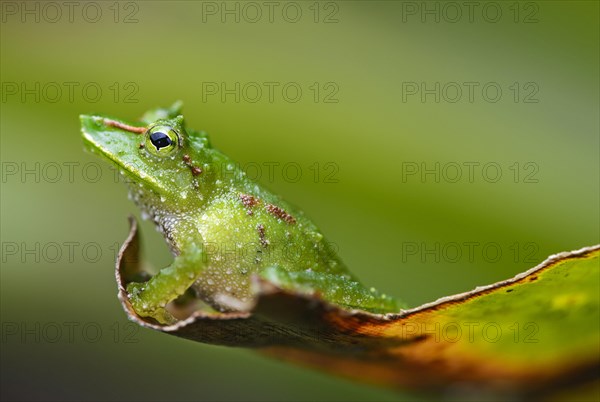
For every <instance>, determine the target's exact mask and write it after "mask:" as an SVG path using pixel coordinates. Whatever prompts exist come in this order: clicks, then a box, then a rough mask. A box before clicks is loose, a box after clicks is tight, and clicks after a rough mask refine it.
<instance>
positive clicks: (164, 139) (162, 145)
mask: <svg viewBox="0 0 600 402" xmlns="http://www.w3.org/2000/svg"><path fill="white" fill-rule="evenodd" d="M178 142H179V136H178V135H177V132H175V130H173V128H171V127H169V126H154V127H152V128H151V129H150V130H148V131H147V132H146V146H145V147H144V148H146V149H147V150H148V152H150V153H151V154H152V155H158V156H167V155H170V154H171V153H173V151H174V150H175V149H177V145H178Z"/></svg>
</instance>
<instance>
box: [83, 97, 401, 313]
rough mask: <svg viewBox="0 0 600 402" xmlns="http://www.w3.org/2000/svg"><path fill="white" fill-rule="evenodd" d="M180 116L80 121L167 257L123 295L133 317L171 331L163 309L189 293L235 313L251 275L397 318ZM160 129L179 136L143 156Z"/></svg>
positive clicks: (166, 112)
mask: <svg viewBox="0 0 600 402" xmlns="http://www.w3.org/2000/svg"><path fill="white" fill-rule="evenodd" d="M179 109H180V104H175V105H173V106H172V107H171V108H169V109H155V110H152V111H150V112H148V113H146V114H145V115H144V117H143V118H142V124H143V125H141V124H138V125H137V126H136V127H139V129H138V130H134V129H133V128H131V127H127V126H131V124H129V123H126V122H125V121H122V120H119V119H113V118H109V117H106V116H91V115H82V116H81V127H82V133H83V138H84V142H85V143H86V144H87V146H88V149H90V150H91V151H92V152H94V153H98V154H100V155H101V156H102V157H103V158H105V159H108V160H109V161H112V162H113V163H115V164H116V165H117V166H118V167H119V168H120V170H121V172H122V173H123V174H124V175H125V176H126V182H128V183H129V187H130V197H131V198H132V199H133V201H134V202H136V204H138V206H139V207H140V208H141V210H142V214H143V216H144V217H149V218H150V219H152V220H153V221H154V222H155V224H156V225H157V228H158V229H159V230H160V231H162V233H163V234H164V236H165V239H166V240H167V242H168V243H169V245H170V247H171V250H172V252H173V254H174V255H175V260H174V261H173V263H172V264H171V265H170V266H169V267H166V268H164V269H162V270H161V271H160V272H159V273H158V274H157V275H156V276H154V277H153V278H151V279H150V281H148V282H145V283H134V284H131V285H130V286H129V287H128V289H127V291H128V293H129V297H130V301H131V303H132V306H133V307H134V309H135V311H136V312H137V313H138V314H139V315H141V316H145V317H152V318H154V319H156V320H157V321H159V322H161V323H172V322H173V321H174V318H173V317H172V316H171V315H170V314H169V313H168V312H167V311H166V310H165V305H166V304H167V303H168V302H170V301H172V300H174V299H175V298H177V297H178V296H180V295H182V294H183V293H185V292H186V290H187V289H188V288H190V287H192V288H193V289H194V290H195V291H196V294H197V295H198V297H199V298H201V299H202V300H203V301H205V302H206V303H208V304H209V305H211V306H212V307H214V308H215V309H217V310H219V311H232V310H237V309H238V308H240V306H242V305H243V303H244V302H247V301H248V300H250V299H251V298H252V297H253V289H252V286H251V280H250V279H251V276H252V275H253V274H259V275H262V276H263V277H265V278H266V279H268V280H270V281H272V282H274V283H275V284H277V285H279V286H281V287H283V288H286V289H290V290H294V291H300V292H305V293H308V294H318V295H319V296H320V297H323V298H324V299H326V300H328V301H330V302H332V303H335V304H339V305H341V306H343V307H346V308H354V309H361V310H366V311H370V312H378V313H382V312H398V311H399V310H400V308H401V307H402V305H401V304H400V303H399V302H398V301H397V300H395V299H393V298H391V297H389V296H386V295H383V294H380V293H379V292H377V291H376V290H375V289H373V288H371V289H367V288H365V287H364V286H363V285H361V284H360V283H359V282H358V280H357V279H356V278H355V277H354V276H352V274H351V273H350V272H349V271H348V269H347V268H346V266H345V265H344V264H343V263H342V261H341V260H340V259H339V258H338V257H337V256H336V255H335V253H334V252H333V250H332V248H331V247H330V245H329V244H328V243H327V242H326V240H325V239H324V237H323V235H322V234H321V232H320V231H319V229H318V228H317V227H316V226H315V225H314V224H313V223H312V222H311V221H310V220H309V219H308V218H307V217H306V216H304V214H303V213H302V211H299V210H297V209H296V208H294V207H293V206H291V205H289V204H288V203H286V202H284V201H283V200H281V199H280V198H279V197H277V196H275V195H273V194H272V193H270V192H269V191H267V190H266V189H264V188H263V187H261V186H260V185H258V184H257V183H254V182H252V181H251V180H249V179H248V178H247V177H246V176H245V174H244V172H243V171H241V170H240V169H239V168H238V165H237V164H236V163H234V162H233V161H232V160H231V159H229V158H228V157H227V156H225V155H224V154H222V153H221V152H219V151H217V150H216V149H214V148H212V147H211V145H210V142H209V139H208V137H207V135H206V133H204V132H201V131H194V130H190V129H186V128H185V127H184V120H183V116H181V115H180V114H179V112H180V110H179ZM158 125H160V126H163V127H171V128H172V129H173V130H174V131H175V132H176V133H177V137H178V141H177V145H176V146H175V147H174V148H173V149H172V150H171V151H170V152H168V153H167V154H166V155H160V156H158V155H155V152H150V151H151V150H153V149H154V148H152V143H151V142H150V140H149V138H148V135H149V134H148V131H146V130H151V129H153V128H154V130H156V127H157V126H158ZM133 131H139V132H137V133H136V132H133ZM140 144H143V145H140Z"/></svg>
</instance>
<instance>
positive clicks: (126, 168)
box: [80, 115, 165, 194]
mask: <svg viewBox="0 0 600 402" xmlns="http://www.w3.org/2000/svg"><path fill="white" fill-rule="evenodd" d="M80 119H81V133H82V137H83V140H84V144H85V145H86V147H87V149H88V150H89V151H91V152H92V153H99V154H100V155H102V156H103V157H104V158H106V159H108V160H109V161H111V162H112V163H114V164H115V165H116V166H117V168H118V169H119V171H120V172H121V173H123V174H125V175H127V176H128V178H130V179H131V181H135V182H138V183H143V184H145V185H147V186H148V187H149V188H150V189H152V190H153V191H155V192H157V193H159V194H161V193H163V192H164V191H165V189H164V188H163V186H162V185H161V184H160V183H159V182H158V181H156V179H155V178H154V177H153V176H151V175H149V174H147V173H146V172H145V171H144V169H143V167H142V166H141V164H140V166H136V165H135V163H134V162H133V161H131V160H130V161H128V160H126V158H127V153H129V152H132V151H133V150H136V149H137V147H138V146H139V139H140V136H139V134H141V133H143V132H145V131H146V128H145V127H134V126H129V125H127V124H124V123H120V122H117V121H115V120H109V119H105V118H103V117H99V116H89V115H82V116H80ZM107 122H108V124H107ZM115 128H117V129H118V130H119V131H116V130H115ZM132 129H135V130H137V131H134V130H132ZM137 157H138V156H137V155H135V156H134V155H133V153H132V154H131V156H130V159H135V158H137Z"/></svg>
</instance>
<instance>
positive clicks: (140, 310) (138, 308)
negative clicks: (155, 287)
mask: <svg viewBox="0 0 600 402" xmlns="http://www.w3.org/2000/svg"><path fill="white" fill-rule="evenodd" d="M144 285H145V284H144V283H135V282H134V283H130V284H129V285H127V297H128V298H129V303H130V304H131V307H133V310H134V311H135V312H136V313H137V315H139V316H140V317H149V318H154V319H155V320H156V321H158V322H159V323H161V324H166V325H170V324H174V323H176V322H177V319H176V318H175V317H173V316H172V315H171V313H169V312H168V311H167V310H166V309H165V308H164V307H162V306H156V305H153V304H151V303H148V301H146V300H145V299H144V297H143V296H144V292H143V291H144Z"/></svg>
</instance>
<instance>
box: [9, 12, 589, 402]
mask: <svg viewBox="0 0 600 402" xmlns="http://www.w3.org/2000/svg"><path fill="white" fill-rule="evenodd" d="M48 4H50V5H48ZM72 4H73V6H72V8H69V7H71V6H67V5H65V4H63V3H44V2H27V4H26V3H23V2H10V1H8V2H3V3H2V26H1V52H0V55H1V81H2V102H1V118H0V124H1V126H0V129H1V147H0V148H1V159H2V191H1V201H2V204H1V212H2V219H1V236H2V269H1V302H2V304H1V314H2V343H1V347H2V362H1V364H2V375H1V376H2V381H1V385H2V391H1V392H2V397H3V399H28V400H32V399H75V400H98V399H102V400H117V399H118V400H123V399H135V400H161V399H175V400H189V399H196V400H204V399H206V400H323V401H334V400H350V399H351V400H364V401H367V400H373V401H375V400H377V401H382V400H397V399H402V400H406V399H409V398H410V399H412V400H414V399H415V397H416V396H415V395H411V394H408V393H407V394H397V393H394V392H392V391H388V390H382V389H377V388H372V387H369V386H367V385H362V384H356V383H352V382H349V381H346V380H343V379H338V378H335V377H331V376H328V375H324V374H322V373H319V372H314V371H310V370H305V369H303V368H299V367H295V366H290V365H286V364H284V363H280V362H277V361H274V360H269V359H266V358H263V357H261V356H259V355H258V354H256V353H254V352H252V351H249V350H238V349H231V348H224V347H215V346H210V345H201V344H195V343H192V342H189V341H185V340H182V339H177V338H175V337H170V336H167V335H164V334H160V333H157V332H153V331H150V330H146V329H138V328H137V327H135V326H133V325H132V324H129V323H128V322H127V321H126V319H125V315H124V313H123V311H122V310H121V306H120V305H119V302H118V301H117V298H116V287H115V280H114V275H113V263H114V258H115V252H116V249H117V248H118V246H119V244H120V242H121V241H122V240H123V239H124V238H125V236H126V233H127V229H128V228H127V221H126V217H127V215H128V214H130V213H135V214H137V208H136V207H135V206H134V205H133V204H132V203H131V202H130V201H128V200H127V197H126V190H125V187H124V186H123V185H122V184H121V183H119V181H118V180H116V179H115V175H114V171H113V170H112V169H111V168H110V167H109V166H107V165H104V164H103V163H102V161H100V160H99V159H95V158H94V157H93V156H92V155H89V154H86V153H84V152H83V147H82V141H81V138H80V134H79V122H78V115H79V114H80V113H90V112H98V113H103V114H109V115H113V116H117V117H121V118H125V119H130V120H134V119H135V118H137V117H139V116H141V114H142V113H143V112H144V111H145V110H146V109H148V108H151V107H155V106H158V105H169V104H171V103H172V102H173V101H174V100H177V99H181V100H183V101H184V105H185V106H184V114H185V116H186V118H187V123H188V125H189V126H190V127H194V128H197V129H204V130H207V131H208V133H209V134H210V135H211V138H212V141H213V144H214V145H215V146H216V147H218V148H219V149H221V150H222V151H223V152H225V153H226V154H229V155H230V156H232V157H233V158H234V159H236V160H238V161H239V162H240V164H242V166H246V167H247V170H248V173H249V174H250V173H253V174H254V175H255V176H258V174H260V177H259V178H258V179H259V181H260V182H261V183H263V184H265V185H266V186H268V187H270V188H271V189H272V190H274V191H275V192H277V193H279V194H281V195H283V196H284V197H285V198H286V199H287V200H288V201H290V202H293V203H295V204H296V205H299V206H300V207H301V208H303V209H304V210H305V211H306V212H307V213H308V214H309V216H311V217H312V218H313V219H314V221H315V222H316V223H317V224H318V225H319V226H320V227H321V228H322V229H323V231H324V232H325V234H326V235H327V236H328V238H329V240H330V241H331V242H333V243H335V244H336V246H337V248H338V249H339V253H340V254H341V256H342V258H343V259H344V260H345V261H346V262H347V264H348V265H349V266H350V267H351V268H352V270H353V271H354V272H355V273H356V274H357V275H358V276H359V277H360V278H362V279H363V281H364V282H365V283H367V284H369V285H373V286H376V287H378V288H380V289H382V290H384V291H386V292H388V293H391V294H395V295H398V296H400V297H402V298H403V299H404V300H405V301H406V302H407V303H408V304H409V305H410V306H417V305H419V304H421V303H425V302H428V301H432V300H435V299H436V298H438V297H442V296H445V295H449V294H453V293H458V292H462V291H466V290H470V289H472V288H473V287H475V286H477V285H483V284H488V283H491V282H494V281H497V280H501V279H505V278H508V277H511V276H513V275H515V274H517V273H519V272H521V271H523V270H525V269H527V268H530V267H532V266H534V265H536V264H537V263H539V262H541V261H542V260H543V259H544V258H546V257H547V256H548V255H550V254H553V253H557V252H560V251H564V250H571V249H577V248H580V247H583V246H588V245H592V244H595V243H598V241H599V226H598V222H599V217H598V214H599V208H598V207H599V182H600V180H599V136H598V132H599V126H598V124H599V119H598V110H599V93H598V87H599V82H598V77H599V71H598V70H599V66H598V60H599V58H598V45H599V43H598V42H599V41H598V25H599V24H598V3H597V2H589V1H581V2H577V1H574V2H566V1H565V2H563V1H547V2H546V1H542V2H539V1H538V2H518V3H517V2H495V3H488V2H481V3H479V6H477V7H476V8H474V9H473V10H472V11H473V12H472V14H469V10H468V8H466V7H465V6H464V5H461V4H462V3H452V4H454V5H450V6H448V5H446V3H443V2H387V1H386V2H376V1H374V2H367V1H348V2H321V3H315V2H312V1H309V2H304V1H299V2H292V3H286V2H275V3H273V5H272V6H268V5H265V3H263V2H256V3H249V5H248V3H241V2H194V1H173V2H167V1H139V2H120V3H115V2H112V1H111V2H95V3H85V2H73V3H72ZM456 5H458V6H456ZM269 7H273V8H271V9H269ZM269 10H271V11H272V13H271V14H269ZM428 10H433V11H431V13H428ZM436 10H437V11H436ZM257 11H259V12H260V13H261V14H260V15H258V14H257ZM228 12H231V13H228ZM298 12H300V14H298ZM457 12H460V14H457ZM498 12H500V14H498ZM236 20H237V21H236ZM436 20H439V22H438V21H436ZM236 83H239V84H236ZM265 83H271V84H265ZM436 83H438V84H436ZM465 83H473V84H465ZM422 84H423V85H424V87H423V88H421V85H422ZM222 85H223V86H224V87H223V88H222ZM236 85H239V90H236ZM436 85H439V90H436ZM269 86H270V87H272V88H273V93H272V97H270V96H269V95H270V94H269ZM257 87H259V88H261V90H262V93H261V94H260V95H258V94H257V92H256V88H257ZM457 87H458V88H461V89H462V95H458V93H457V92H456V89H457ZM484 87H485V88H486V89H485V91H484V90H483V88H484ZM298 88H300V90H301V94H299V95H298V94H297V93H296V92H295V91H296V90H297V89H298ZM468 88H473V89H474V90H473V93H472V97H470V96H469V93H468ZM497 88H500V90H501V91H502V92H501V94H500V95H497V94H496V92H495V91H496V90H497ZM222 89H225V90H231V91H230V92H226V93H225V94H223V91H222ZM284 89H285V90H284ZM421 89H424V90H425V91H427V90H428V89H429V90H431V91H430V92H425V94H423V92H422V91H421ZM214 92H216V93H214ZM415 92H416V93H415ZM413 93H414V94H413ZM236 96H237V97H238V98H239V99H236ZM422 96H424V98H423V97H422ZM436 96H438V97H439V101H438V102H436ZM436 163H438V164H439V165H437V166H439V169H438V173H439V179H437V180H436V177H435V174H433V173H432V174H427V175H425V177H424V178H422V177H421V174H420V173H421V170H422V168H426V169H430V170H431V169H433V170H434V171H435V169H436ZM465 163H473V165H472V166H474V170H473V176H472V178H470V177H469V171H468V165H465ZM269 164H271V165H272V166H274V169H273V175H272V177H269V168H268V166H269ZM286 164H287V165H286ZM422 164H425V165H422ZM486 164H487V165H486ZM484 165H485V166H486V170H485V171H484V170H483V166H484ZM257 166H258V167H260V170H257V169H256V167H257ZM284 166H289V167H291V168H288V169H289V170H287V171H286V170H284V169H283V167H284ZM298 166H300V167H301V169H302V173H301V174H300V175H299V177H298V178H297V180H296V176H297V174H296V169H295V168H297V167H298ZM457 166H459V167H461V169H462V176H461V177H460V178H459V179H457V180H455V177H456V167H457ZM415 167H416V168H417V169H418V170H419V171H418V172H417V173H416V174H409V173H412V171H409V170H407V169H414V168H415ZM252 169H253V170H252ZM498 169H500V170H499V172H500V175H499V176H498V174H497V171H498ZM316 172H318V173H319V174H318V175H316ZM332 179H333V180H332ZM454 181H456V182H454ZM142 233H143V235H144V245H145V255H146V257H147V258H148V260H149V261H151V262H152V263H153V265H154V266H156V267H162V266H164V265H166V264H168V263H169V261H170V260H171V256H170V254H169V252H168V250H167V248H166V246H165V245H164V241H163V240H162V238H161V237H160V235H159V234H158V233H156V232H155V231H154V229H153V228H152V227H151V225H150V224H149V223H147V222H144V223H143V225H142ZM471 243H475V244H474V245H473V246H472V247H473V250H474V252H473V254H472V255H469V253H468V251H469V246H468V244H471ZM457 245H458V247H457ZM428 250H429V251H428ZM431 250H432V251H431ZM457 250H460V252H461V255H457V254H456V252H457ZM498 252H500V254H499V255H497V253H498Z"/></svg>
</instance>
